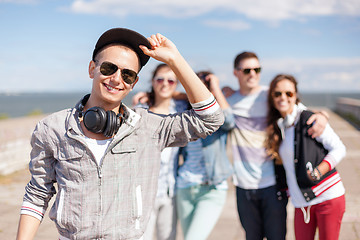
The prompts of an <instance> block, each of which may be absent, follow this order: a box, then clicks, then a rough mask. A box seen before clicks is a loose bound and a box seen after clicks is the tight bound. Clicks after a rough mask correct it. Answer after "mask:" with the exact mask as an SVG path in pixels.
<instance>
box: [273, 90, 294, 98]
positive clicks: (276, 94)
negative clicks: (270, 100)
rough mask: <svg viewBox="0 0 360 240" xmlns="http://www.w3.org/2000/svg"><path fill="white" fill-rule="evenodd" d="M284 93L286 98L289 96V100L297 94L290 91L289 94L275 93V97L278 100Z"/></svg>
mask: <svg viewBox="0 0 360 240" xmlns="http://www.w3.org/2000/svg"><path fill="white" fill-rule="evenodd" d="M283 93H285V94H286V96H288V97H289V98H291V97H293V96H294V95H295V93H293V92H290V91H289V92H274V93H273V96H274V97H275V98H278V97H280V96H282V94H283Z"/></svg>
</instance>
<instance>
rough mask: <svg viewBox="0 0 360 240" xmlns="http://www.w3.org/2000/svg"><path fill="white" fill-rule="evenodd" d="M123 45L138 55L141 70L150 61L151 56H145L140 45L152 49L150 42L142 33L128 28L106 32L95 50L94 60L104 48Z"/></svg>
mask: <svg viewBox="0 0 360 240" xmlns="http://www.w3.org/2000/svg"><path fill="white" fill-rule="evenodd" d="M114 43H115V44H116V43H119V44H123V45H125V46H128V47H130V48H131V49H132V50H134V51H135V53H136V54H137V55H138V57H139V60H140V65H141V66H140V68H142V67H143V66H145V64H146V63H147V62H148V61H149V58H150V57H149V56H147V55H145V54H144V53H143V51H142V50H141V49H140V48H139V45H144V46H146V47H147V48H151V45H150V43H149V41H148V40H147V39H146V38H145V37H144V36H143V35H141V34H140V33H138V32H135V31H133V30H130V29H127V28H112V29H109V30H107V31H106V32H104V33H103V34H102V35H101V36H100V38H99V39H98V41H97V43H96V45H95V49H94V52H93V55H92V60H93V61H94V60H95V56H96V54H97V53H98V52H99V51H100V50H102V49H103V48H104V47H106V46H107V45H110V44H114Z"/></svg>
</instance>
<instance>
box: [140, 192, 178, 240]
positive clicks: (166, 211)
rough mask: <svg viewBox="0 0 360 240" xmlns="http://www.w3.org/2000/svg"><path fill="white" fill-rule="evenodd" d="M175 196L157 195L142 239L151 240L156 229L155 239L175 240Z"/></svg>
mask: <svg viewBox="0 0 360 240" xmlns="http://www.w3.org/2000/svg"><path fill="white" fill-rule="evenodd" d="M176 221H177V217H176V206H175V197H168V196H164V197H158V198H156V199H155V205H154V209H153V211H152V213H151V216H150V220H149V223H148V226H147V227H146V231H145V233H144V240H152V239H153V237H154V231H155V229H156V237H157V240H175V238H176Z"/></svg>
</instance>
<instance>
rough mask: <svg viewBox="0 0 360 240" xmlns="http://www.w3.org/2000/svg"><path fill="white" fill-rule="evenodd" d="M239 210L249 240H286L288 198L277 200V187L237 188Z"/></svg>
mask: <svg viewBox="0 0 360 240" xmlns="http://www.w3.org/2000/svg"><path fill="white" fill-rule="evenodd" d="M236 198H237V209H238V214H239V218H240V222H241V225H242V226H243V228H244V230H245V232H246V239H248V240H262V239H263V238H264V237H266V238H267V239H268V240H274V239H276V240H278V239H285V236H286V205H287V202H288V199H287V198H283V199H282V200H278V199H277V195H276V187H275V186H271V187H267V188H262V189H242V188H239V187H236Z"/></svg>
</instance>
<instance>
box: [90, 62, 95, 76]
mask: <svg viewBox="0 0 360 240" xmlns="http://www.w3.org/2000/svg"><path fill="white" fill-rule="evenodd" d="M95 67H96V64H95V62H94V61H93V60H91V61H90V63H89V77H90V78H94V76H95Z"/></svg>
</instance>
